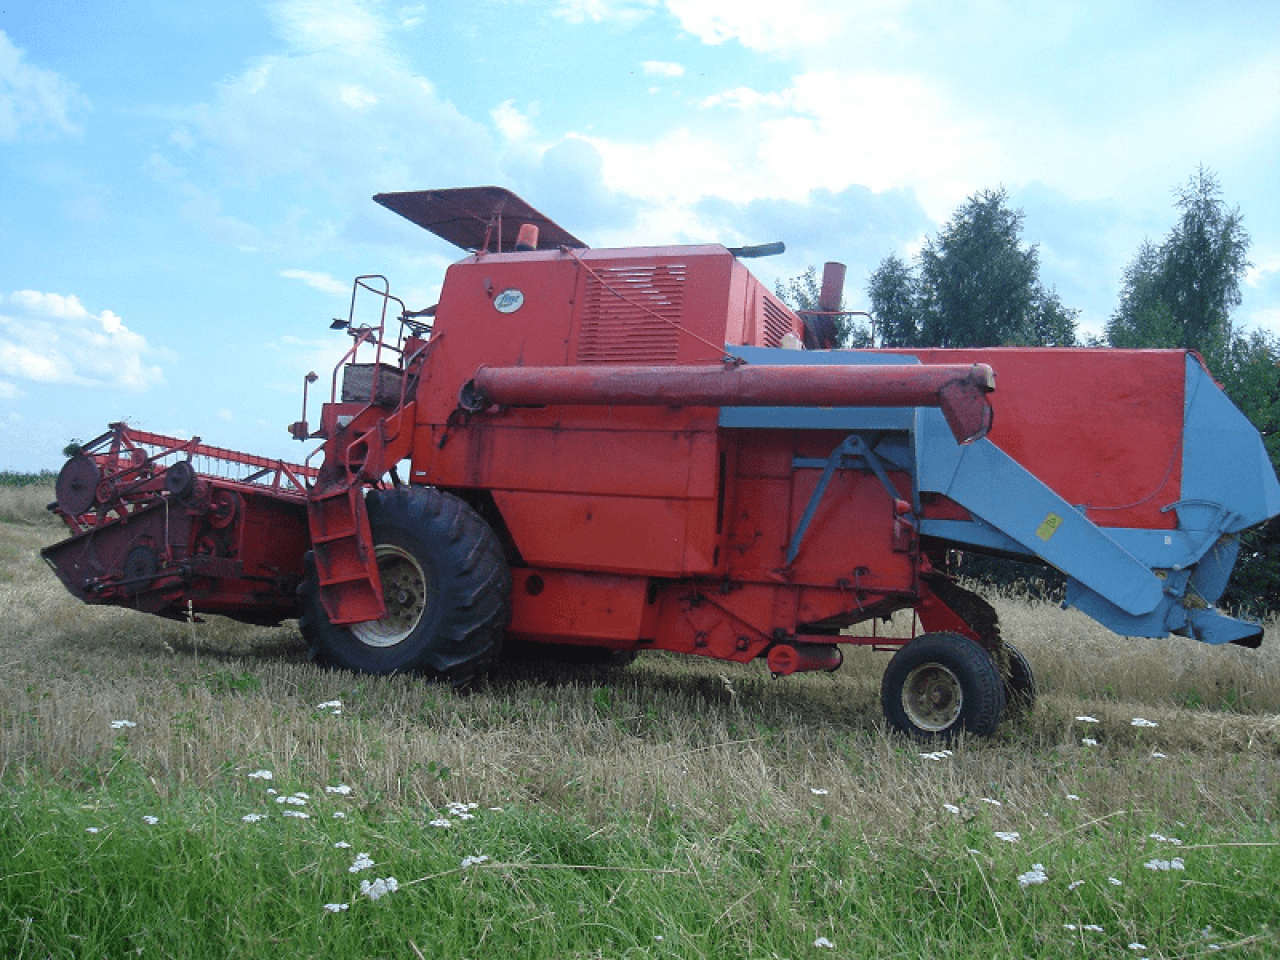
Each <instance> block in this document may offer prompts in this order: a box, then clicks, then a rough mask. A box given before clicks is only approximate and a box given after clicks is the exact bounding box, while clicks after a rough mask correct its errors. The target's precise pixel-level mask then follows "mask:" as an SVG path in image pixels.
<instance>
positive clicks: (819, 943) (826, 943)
mask: <svg viewBox="0 0 1280 960" xmlns="http://www.w3.org/2000/svg"><path fill="white" fill-rule="evenodd" d="M813 945H814V946H815V947H824V948H825V949H827V950H834V949H835V946H836V945H835V944H834V943H832V942H831V941H830V940H828V939H827V938H826V937H819V938H818V939H817V940H815V941H813Z"/></svg>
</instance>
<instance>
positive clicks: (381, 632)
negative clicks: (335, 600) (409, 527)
mask: <svg viewBox="0 0 1280 960" xmlns="http://www.w3.org/2000/svg"><path fill="white" fill-rule="evenodd" d="M376 556H377V558H378V575H379V576H380V577H381V578H382V600H383V602H384V603H385V604H386V605H387V615H386V616H385V617H383V618H382V619H381V620H368V621H366V622H364V623H353V624H352V625H351V633H352V635H353V636H355V638H356V639H357V640H359V641H360V642H361V643H363V644H365V645H366V646H369V647H394V646H395V645H396V644H397V643H399V642H400V641H402V640H403V639H404V638H405V637H407V636H409V634H411V633H413V631H414V630H415V629H416V628H417V626H418V624H419V623H421V622H422V617H423V614H425V613H426V610H427V574H426V571H424V570H423V569H422V564H420V563H418V561H417V560H415V559H414V557H413V555H412V554H411V553H409V552H408V551H407V550H404V549H402V548H400V547H397V546H393V545H391V544H385V543H384V544H380V545H379V546H378V548H377V551H376Z"/></svg>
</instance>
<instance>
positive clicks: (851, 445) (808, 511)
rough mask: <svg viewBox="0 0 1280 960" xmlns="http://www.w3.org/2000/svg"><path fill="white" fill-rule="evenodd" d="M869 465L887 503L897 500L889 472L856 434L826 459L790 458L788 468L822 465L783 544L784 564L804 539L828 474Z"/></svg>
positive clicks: (827, 483)
mask: <svg viewBox="0 0 1280 960" xmlns="http://www.w3.org/2000/svg"><path fill="white" fill-rule="evenodd" d="M859 460H861V461H862V462H863V463H862V464H861V465H862V466H865V467H867V468H869V469H870V470H871V471H872V472H873V473H874V474H875V475H876V478H877V479H879V481H880V484H881V485H882V486H883V487H884V488H885V491H886V492H887V493H888V494H889V500H890V502H892V501H894V500H897V499H898V491H897V488H895V487H894V485H893V483H892V481H890V480H889V474H888V472H887V471H886V470H885V468H884V462H883V461H882V460H881V459H880V457H879V456H877V455H876V453H875V451H874V450H872V449H871V445H870V444H868V443H867V441H866V440H864V439H863V438H862V437H861V436H860V435H858V434H856V433H852V434H850V435H849V436H847V437H845V438H844V440H842V441H841V442H840V445H839V446H837V447H836V448H835V449H834V450H832V451H831V455H830V456H829V457H827V459H826V460H818V459H816V458H811V457H796V458H794V459H793V460H792V461H791V467H792V469H795V468H797V467H822V468H823V469H822V479H820V480H819V481H818V486H817V487H815V488H814V491H813V495H812V496H811V497H810V498H809V504H808V506H806V507H805V510H804V515H803V516H802V517H801V518H800V523H799V524H797V526H796V532H795V533H794V534H793V535H792V537H791V543H790V545H789V546H788V547H787V564H786V565H787V566H788V567H789V566H791V564H792V562H793V561H794V560H795V558H796V555H797V554H799V553H800V544H801V543H802V542H803V541H804V536H805V534H806V533H807V532H808V531H809V524H810V523H812V522H813V516H814V514H815V513H817V512H818V504H819V503H821V502H822V497H823V495H824V494H826V492H827V486H828V485H829V484H830V483H831V476H832V474H834V473H835V472H836V470H837V468H838V469H842V470H843V469H845V468H846V467H856V466H859V465H860V464H859V463H858V461H859Z"/></svg>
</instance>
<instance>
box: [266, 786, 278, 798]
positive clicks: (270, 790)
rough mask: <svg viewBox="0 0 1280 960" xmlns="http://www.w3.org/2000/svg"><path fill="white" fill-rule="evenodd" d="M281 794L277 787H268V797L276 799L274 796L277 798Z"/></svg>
mask: <svg viewBox="0 0 1280 960" xmlns="http://www.w3.org/2000/svg"><path fill="white" fill-rule="evenodd" d="M279 792H280V791H279V790H277V789H276V788H275V787H267V796H268V797H274V796H275V795H276V794H277V793H279Z"/></svg>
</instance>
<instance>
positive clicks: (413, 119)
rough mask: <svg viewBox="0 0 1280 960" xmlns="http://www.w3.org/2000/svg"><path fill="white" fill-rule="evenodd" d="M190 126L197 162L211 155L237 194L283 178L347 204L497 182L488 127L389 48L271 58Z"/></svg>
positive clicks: (231, 84)
mask: <svg viewBox="0 0 1280 960" xmlns="http://www.w3.org/2000/svg"><path fill="white" fill-rule="evenodd" d="M374 39H376V35H371V36H369V37H365V38H363V39H362V41H361V42H362V43H371V42H373V40H374ZM185 120H186V122H185V123H184V124H183V125H182V126H183V128H184V129H185V130H187V131H188V132H189V133H190V135H191V136H192V137H193V139H194V143H195V146H194V148H193V150H194V151H196V155H197V156H200V157H201V158H202V159H203V158H204V156H205V152H207V153H208V154H209V155H210V158H211V159H213V160H214V161H215V162H216V163H217V164H218V167H219V170H220V174H221V176H222V178H223V182H224V183H225V184H226V185H227V186H229V187H232V188H234V187H236V186H247V187H249V188H258V187H260V186H261V181H263V180H270V179H276V178H284V179H287V180H288V182H289V184H290V186H291V187H292V188H294V189H296V190H301V191H306V190H308V189H321V190H325V191H327V192H328V193H329V194H330V195H331V196H341V197H348V198H349V197H351V196H353V195H367V194H368V193H372V192H377V191H379V190H386V189H394V188H395V186H396V185H399V184H415V185H416V184H417V183H419V182H421V181H422V180H424V179H430V181H431V182H432V183H441V182H449V181H456V182H483V181H484V180H485V179H486V178H489V177H491V176H492V173H493V169H492V166H493V144H492V137H491V135H490V133H489V132H488V130H487V129H486V128H485V126H484V125H483V124H482V123H479V122H477V121H474V120H471V119H469V118H468V117H465V116H463V115H462V113H460V112H459V111H458V110H457V108H456V107H454V105H453V104H452V103H450V102H449V101H447V100H445V99H443V98H442V97H441V96H440V95H439V94H438V93H437V91H436V89H435V87H434V86H433V85H432V84H431V83H430V81H429V80H427V79H426V78H425V77H423V76H421V75H419V74H417V73H415V72H413V70H411V69H410V68H408V67H406V66H404V65H403V64H402V63H401V61H400V58H399V57H398V56H397V55H396V51H395V50H394V49H393V48H392V47H390V46H384V47H375V48H369V49H364V48H358V49H355V50H341V51H340V50H337V49H332V48H328V47H322V46H317V47H315V48H314V49H313V48H310V47H309V48H307V49H304V50H301V51H294V52H291V53H288V54H282V55H274V56H269V57H265V58H263V59H262V60H260V61H258V62H256V63H254V64H253V65H251V66H250V67H248V68H246V69H245V70H244V71H242V72H241V73H240V74H239V75H238V76H235V77H233V78H232V79H231V80H229V81H228V82H226V83H224V84H222V85H221V87H220V88H219V89H218V91H217V95H216V96H215V97H214V98H213V99H212V100H211V101H210V102H208V103H205V104H202V105H200V106H197V107H195V108H193V109H192V110H191V111H190V112H189V114H188V116H187V117H186V118H185ZM418 171H425V172H424V173H419V172H418ZM486 171H487V172H486ZM227 186H223V187H220V189H227Z"/></svg>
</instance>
